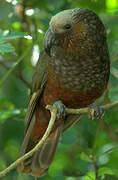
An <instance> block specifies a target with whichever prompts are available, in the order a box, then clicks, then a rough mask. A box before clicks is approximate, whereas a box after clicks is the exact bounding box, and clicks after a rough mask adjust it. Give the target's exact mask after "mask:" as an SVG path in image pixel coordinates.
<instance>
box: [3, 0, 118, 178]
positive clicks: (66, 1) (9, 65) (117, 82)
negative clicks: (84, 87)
mask: <svg viewBox="0 0 118 180" xmlns="http://www.w3.org/2000/svg"><path fill="white" fill-rule="evenodd" d="M77 7H78V8H79V7H86V8H89V9H91V10H93V11H95V12H96V13H97V14H98V15H99V16H100V17H101V19H102V20H103V22H104V24H105V26H106V30H107V35H108V46H109V51H110V57H111V77H110V81H109V86H108V90H107V91H106V93H105V94H104V95H103V96H102V97H101V98H100V99H99V100H98V102H99V103H100V104H106V103H109V102H113V101H115V100H118V0H85V1H84V0H29V1H28V0H0V171H1V170H3V169H4V168H6V167H7V166H8V165H9V164H10V163H11V162H13V161H14V160H16V159H17V158H18V156H19V150H20V146H21V143H22V141H23V126H24V125H23V121H24V117H25V113H26V107H27V101H28V96H29V86H30V82H31V77H32V73H33V69H34V66H35V64H36V61H37V59H38V56H39V54H40V51H41V50H42V48H43V37H44V33H45V31H46V30H47V28H48V23H49V20H50V18H51V16H52V15H54V14H56V13H57V12H59V11H61V10H64V9H69V8H77ZM96 176H99V179H101V180H118V107H116V108H113V109H111V110H109V111H107V112H106V114H105V117H104V119H103V120H101V121H99V122H98V121H93V120H91V119H88V117H86V116H83V117H82V119H81V121H80V122H79V123H77V124H76V125H74V126H73V127H72V128H70V129H69V130H68V131H67V132H65V133H64V134H63V136H62V138H61V141H60V144H59V147H58V150H57V153H56V157H55V160H54V162H53V164H52V166H51V168H50V169H49V171H48V174H47V175H46V176H45V177H41V178H39V179H41V180H95V177H96ZM2 179H3V180H11V179H12V180H33V177H31V176H26V175H22V174H18V172H17V170H16V169H15V170H13V171H12V172H10V173H9V174H8V175H7V176H6V177H4V178H2Z"/></svg>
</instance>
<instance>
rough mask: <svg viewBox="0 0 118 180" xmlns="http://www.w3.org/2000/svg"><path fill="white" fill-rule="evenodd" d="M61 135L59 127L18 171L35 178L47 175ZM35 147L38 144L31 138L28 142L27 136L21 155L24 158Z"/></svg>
mask: <svg viewBox="0 0 118 180" xmlns="http://www.w3.org/2000/svg"><path fill="white" fill-rule="evenodd" d="M60 135H61V127H58V128H57V129H56V130H55V131H54V132H52V133H51V134H50V136H49V137H48V138H47V140H46V141H45V143H44V144H43V145H42V147H41V148H40V149H39V150H38V151H37V152H35V153H34V154H33V155H32V156H31V157H30V158H28V159H26V160H25V161H23V162H22V163H21V164H20V165H19V167H18V171H19V172H20V173H24V174H31V175H33V176H35V177H39V176H43V175H45V173H46V172H47V171H48V168H49V167H50V165H51V163H52V161H53V159H54V155H55V152H56V148H57V145H58V142H59V137H60ZM35 145H36V143H33V142H32V141H31V139H30V138H29V141H28V137H27V134H26V136H25V138H24V142H23V145H22V148H21V154H20V155H21V156H23V155H24V154H25V153H26V152H27V151H29V150H31V149H32V148H33V147H34V146H35Z"/></svg>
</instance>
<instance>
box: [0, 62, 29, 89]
mask: <svg viewBox="0 0 118 180" xmlns="http://www.w3.org/2000/svg"><path fill="white" fill-rule="evenodd" d="M0 64H1V65H2V66H3V67H4V68H5V69H6V70H10V69H11V68H12V67H10V66H8V65H7V64H6V63H5V62H4V60H2V59H0ZM13 74H14V75H15V76H17V77H18V78H19V79H20V80H21V81H23V83H24V84H25V85H26V86H27V87H28V88H31V84H30V83H29V82H28V81H27V80H26V79H24V77H23V76H22V74H21V73H19V72H17V71H13Z"/></svg>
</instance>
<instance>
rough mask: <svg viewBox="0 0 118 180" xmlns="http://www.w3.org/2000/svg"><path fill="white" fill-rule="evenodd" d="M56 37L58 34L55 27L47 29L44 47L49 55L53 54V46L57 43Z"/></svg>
mask: <svg viewBox="0 0 118 180" xmlns="http://www.w3.org/2000/svg"><path fill="white" fill-rule="evenodd" d="M56 39H57V34H56V33H55V32H54V30H53V28H52V27H50V28H49V29H48V30H47V31H46V33H45V37H44V49H45V51H46V53H47V54H48V55H49V56H51V54H50V51H51V47H52V46H53V45H55V44H56V43H55V42H56Z"/></svg>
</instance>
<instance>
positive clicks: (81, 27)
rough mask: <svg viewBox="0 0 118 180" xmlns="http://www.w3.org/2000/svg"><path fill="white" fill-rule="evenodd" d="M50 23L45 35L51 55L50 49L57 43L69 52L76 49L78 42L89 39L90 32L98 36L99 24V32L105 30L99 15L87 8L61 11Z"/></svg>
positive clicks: (46, 47)
mask: <svg viewBox="0 0 118 180" xmlns="http://www.w3.org/2000/svg"><path fill="white" fill-rule="evenodd" d="M49 25H50V27H49V29H48V30H47V32H46V34H45V37H44V48H45V51H46V53H47V54H48V55H51V54H50V50H51V48H52V46H55V45H57V46H61V47H62V48H63V49H65V50H67V51H68V52H71V51H72V50H73V49H74V50H75V49H76V47H78V44H79V45H80V44H81V45H82V41H85V40H86V39H87V35H88V34H91V36H93V35H94V34H95V36H97V31H98V28H97V27H98V26H99V25H100V26H99V32H98V33H99V34H100V33H101V31H102V32H103V31H104V26H103V24H102V22H101V20H100V19H99V17H98V16H97V15H96V14H95V13H94V12H92V11H90V10H88V9H85V8H80V9H79V8H76V9H69V10H64V11H61V12H60V13H58V14H56V15H55V16H53V17H52V18H51V21H50V24H49ZM101 25H102V26H101ZM92 31H93V32H92ZM101 34H102V33H101Z"/></svg>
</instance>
